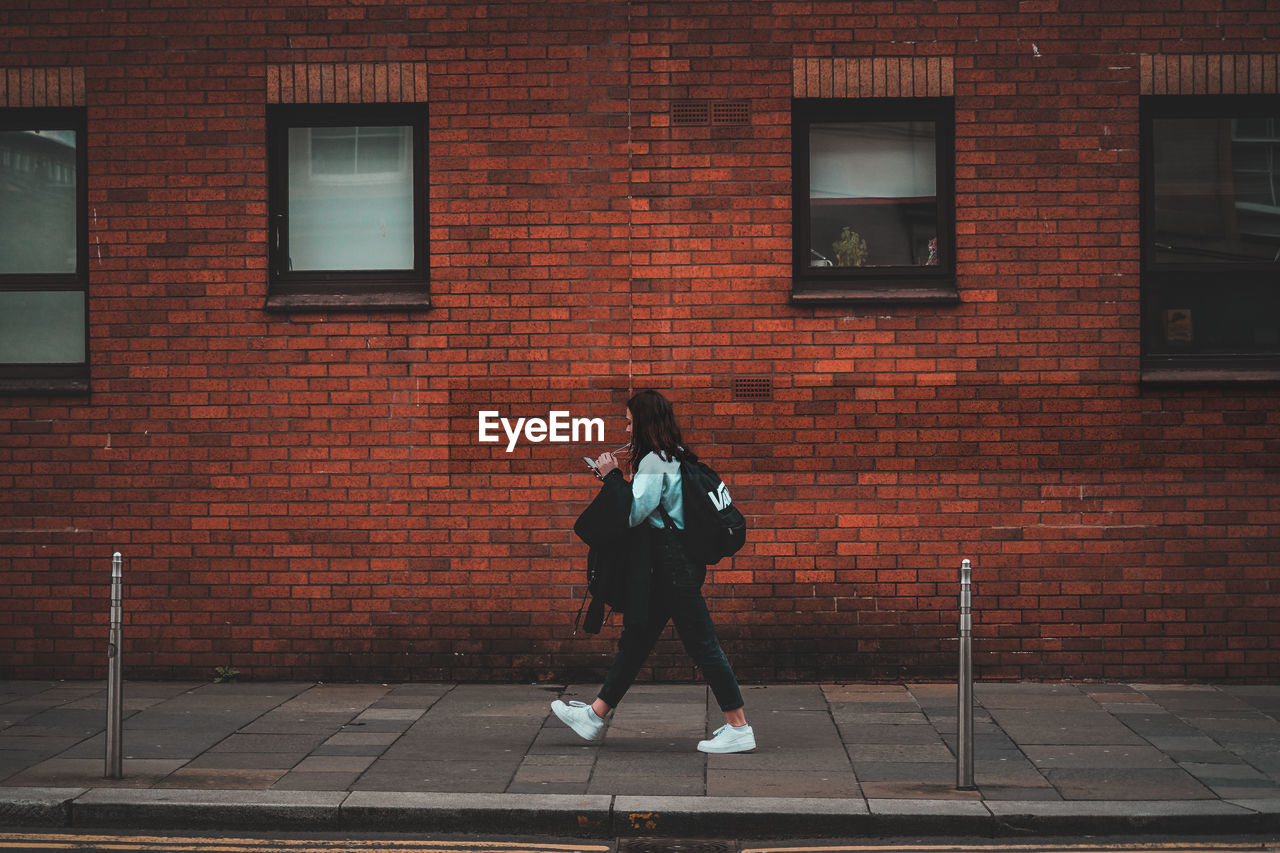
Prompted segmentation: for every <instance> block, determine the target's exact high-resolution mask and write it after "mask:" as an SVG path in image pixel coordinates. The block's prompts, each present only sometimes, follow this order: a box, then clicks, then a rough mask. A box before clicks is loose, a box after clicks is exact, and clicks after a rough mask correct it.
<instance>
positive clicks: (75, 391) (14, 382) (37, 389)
mask: <svg viewBox="0 0 1280 853" xmlns="http://www.w3.org/2000/svg"><path fill="white" fill-rule="evenodd" d="M88 394H89V382H88V380H85V379H53V378H48V379H16V378H14V379H6V378H0V396H5V397H17V396H27V397H62V396H77V397H83V396H87V395H88Z"/></svg>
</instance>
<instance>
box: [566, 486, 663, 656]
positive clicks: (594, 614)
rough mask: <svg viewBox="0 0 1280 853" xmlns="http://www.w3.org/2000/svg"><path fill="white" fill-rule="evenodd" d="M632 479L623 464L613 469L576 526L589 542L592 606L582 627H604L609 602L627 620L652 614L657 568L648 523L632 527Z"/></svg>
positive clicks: (594, 630)
mask: <svg viewBox="0 0 1280 853" xmlns="http://www.w3.org/2000/svg"><path fill="white" fill-rule="evenodd" d="M630 519H631V484H630V483H629V482H627V479H626V477H623V476H622V472H621V471H618V470H613V471H610V472H609V474H608V476H606V477H605V478H604V483H603V484H602V485H601V486H600V492H599V494H597V495H596V497H595V500H593V501H592V502H591V503H590V504H589V505H588V506H587V508H586V509H584V510H583V511H582V515H580V516H578V520H577V521H576V522H574V525H573V532H574V533H576V534H577V535H578V538H579V539H581V540H582V541H583V542H585V543H587V547H588V548H589V549H590V550H589V551H588V552H587V592H588V593H590V595H591V606H590V607H589V608H587V617H586V619H585V620H584V621H583V623H582V629H583V630H584V631H586V632H587V633H588V634H595V633H598V632H599V631H600V626H601V625H603V624H604V608H605V606H606V605H607V606H608V607H610V608H612V609H613V610H616V611H618V612H619V613H621V614H623V622H624V624H632V623H637V624H638V623H641V622H643V621H644V620H645V619H647V618H648V616H649V576H650V572H651V560H650V548H651V542H650V536H649V532H648V525H641V526H640V527H631V526H630Z"/></svg>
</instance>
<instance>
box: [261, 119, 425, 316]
mask: <svg viewBox="0 0 1280 853" xmlns="http://www.w3.org/2000/svg"><path fill="white" fill-rule="evenodd" d="M368 126H410V127H412V128H413V134H412V136H413V143H412V151H411V153H410V157H411V158H412V162H413V212H414V220H413V228H414V234H413V252H414V265H413V268H412V269H407V270H395V269H393V270H374V269H369V270H303V271H298V270H291V269H289V268H288V258H289V229H288V211H289V130H290V129H291V128H295V127H368ZM267 136H268V164H267V170H268V196H269V199H268V217H269V227H268V230H267V233H268V241H269V247H268V265H269V270H270V272H269V279H270V281H269V290H268V293H269V295H268V300H267V307H268V308H269V309H278V310H292V309H306V308H324V309H343V308H351V309H362V308H371V307H372V308H376V307H379V306H386V307H389V308H397V307H402V308H415V307H427V306H429V305H430V296H429V289H430V255H429V240H428V234H429V230H428V229H429V222H428V217H429V213H428V197H427V192H428V186H429V184H428V178H427V163H428V159H427V144H428V142H427V107H426V105H425V104H418V103H395V104H281V105H276V106H272V107H269V108H268V112H267Z"/></svg>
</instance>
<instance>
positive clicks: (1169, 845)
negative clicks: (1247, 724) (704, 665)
mask: <svg viewBox="0 0 1280 853" xmlns="http://www.w3.org/2000/svg"><path fill="white" fill-rule="evenodd" d="M1276 849H1280V845H1277V844H1276V843H1254V844H1248V843H1245V844H1239V843H1215V841H1181V843H1179V841H1162V843H1152V844H1142V843H1130V844H1096V843H1094V844H1070V843H1056V844H1052V843H1051V844H1028V843H1025V841H1024V843H1011V844H867V845H861V844H858V845H841V847H754V848H744V849H742V850H741V853H984V852H991V853H997V852H998V853H1129V852H1132V853H1161V852H1164V850H1169V852H1170V853H1247V852H1254V850H1257V852H1270V850H1276Z"/></svg>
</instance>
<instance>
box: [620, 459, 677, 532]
mask: <svg viewBox="0 0 1280 853" xmlns="http://www.w3.org/2000/svg"><path fill="white" fill-rule="evenodd" d="M659 502H661V504H662V507H663V508H664V509H665V510H666V511H667V515H669V516H670V517H671V521H672V523H673V524H675V526H676V529H677V530H684V496H683V495H682V494H681V490H680V462H679V460H677V459H675V458H665V457H664V456H663V455H662V454H659V453H647V454H645V457H644V458H643V459H641V460H640V464H639V466H637V467H636V475H635V476H634V477H632V478H631V519H630V521H631V526H632V527H639V526H640V525H641V524H643V523H644V522H646V521H647V522H649V525H650V526H652V527H658V528H661V527H663V526H664V525H663V523H662V513H660V512H659V511H658V504H659Z"/></svg>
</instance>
